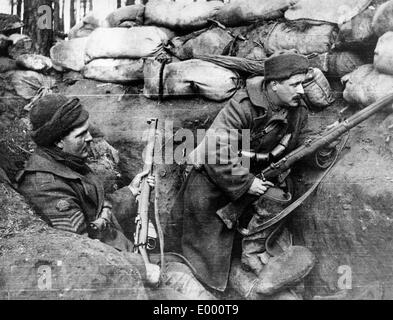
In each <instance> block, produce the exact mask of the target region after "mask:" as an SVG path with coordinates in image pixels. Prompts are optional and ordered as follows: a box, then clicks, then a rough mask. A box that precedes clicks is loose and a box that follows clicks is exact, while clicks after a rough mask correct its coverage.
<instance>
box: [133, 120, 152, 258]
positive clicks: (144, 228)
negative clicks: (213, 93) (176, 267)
mask: <svg viewBox="0 0 393 320" xmlns="http://www.w3.org/2000/svg"><path fill="white" fill-rule="evenodd" d="M148 124H149V133H148V141H147V145H146V149H145V151H146V153H145V161H144V166H143V171H148V172H149V173H148V175H147V176H146V177H145V178H144V179H143V180H142V182H141V184H142V185H141V193H140V195H139V196H138V197H137V202H138V212H137V217H136V219H135V222H136V229H135V235H134V252H136V253H138V252H139V253H140V254H141V255H142V258H143V261H144V263H145V264H149V263H150V262H149V256H148V254H147V251H146V245H147V237H148V228H149V204H150V191H151V190H150V185H149V184H148V183H147V177H148V176H149V175H151V173H152V170H153V159H154V147H155V141H156V130H157V124H158V119H155V118H153V119H150V120H149V121H148Z"/></svg>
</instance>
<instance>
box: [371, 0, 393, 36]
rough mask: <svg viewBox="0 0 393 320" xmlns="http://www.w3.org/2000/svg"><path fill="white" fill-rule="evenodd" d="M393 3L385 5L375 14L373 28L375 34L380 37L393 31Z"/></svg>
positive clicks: (389, 2)
mask: <svg viewBox="0 0 393 320" xmlns="http://www.w3.org/2000/svg"><path fill="white" fill-rule="evenodd" d="M392 16H393V1H392V0H390V1H387V2H385V3H383V4H382V5H381V6H380V7H379V8H378V9H377V11H376V12H375V15H374V18H373V21H372V28H373V30H374V33H375V34H376V35H377V36H378V37H380V36H382V35H383V34H384V33H385V32H388V31H393V19H392Z"/></svg>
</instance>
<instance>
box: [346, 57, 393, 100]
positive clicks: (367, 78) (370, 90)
mask: <svg viewBox="0 0 393 320" xmlns="http://www.w3.org/2000/svg"><path fill="white" fill-rule="evenodd" d="M342 82H343V83H344V84H345V90H344V92H343V96H344V99H345V100H346V101H347V102H348V103H350V104H354V105H358V106H364V107H365V106H368V105H370V104H372V103H374V102H375V101H377V100H378V99H380V98H382V97H384V96H385V95H387V94H389V93H393V76H392V75H389V74H384V73H380V72H379V71H378V70H376V69H375V68H374V66H373V65H372V64H366V65H363V66H361V67H359V68H358V69H356V70H355V71H353V72H352V73H350V74H348V75H345V76H344V77H343V78H342Z"/></svg>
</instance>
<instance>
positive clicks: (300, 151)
mask: <svg viewBox="0 0 393 320" xmlns="http://www.w3.org/2000/svg"><path fill="white" fill-rule="evenodd" d="M389 103H393V93H391V94H389V95H386V96H385V97H383V98H381V99H379V100H378V101H376V102H374V103H372V104H371V105H369V106H368V107H366V108H364V109H362V110H361V111H359V112H357V113H355V114H354V115H352V116H350V117H349V118H348V119H347V120H344V121H342V122H340V123H339V124H338V126H337V127H335V128H332V129H330V130H329V131H328V132H326V133H325V134H324V135H323V136H321V137H319V138H317V139H315V140H314V141H311V142H310V143H306V144H302V145H301V146H300V147H298V148H296V149H295V150H293V151H292V152H290V153H289V154H288V155H286V156H285V157H284V158H282V159H281V160H279V161H278V162H276V163H274V164H271V165H270V166H269V167H268V168H266V169H265V170H263V171H262V174H263V176H265V177H266V178H270V177H272V176H274V175H276V173H277V172H278V171H280V172H282V171H283V170H284V171H285V170H286V169H289V168H290V167H291V166H292V165H293V164H294V163H295V162H296V161H298V160H300V159H301V158H303V157H305V156H307V155H309V154H312V153H314V152H316V151H317V150H318V149H320V148H322V147H325V146H327V145H328V144H330V143H332V142H333V141H335V140H337V139H338V138H339V137H340V136H342V135H343V134H344V133H345V132H348V131H349V130H351V129H352V128H353V127H356V126H357V125H358V124H359V123H361V122H363V121H365V120H366V119H367V118H369V117H370V116H372V115H373V114H375V113H377V112H378V111H379V110H381V109H383V108H384V107H386V106H387V105H388V104H389Z"/></svg>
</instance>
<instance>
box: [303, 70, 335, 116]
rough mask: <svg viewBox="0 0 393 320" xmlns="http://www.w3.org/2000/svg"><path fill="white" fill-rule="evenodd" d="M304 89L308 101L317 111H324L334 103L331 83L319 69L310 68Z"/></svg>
mask: <svg viewBox="0 0 393 320" xmlns="http://www.w3.org/2000/svg"><path fill="white" fill-rule="evenodd" d="M303 88H304V95H305V98H306V101H307V102H308V104H309V105H310V106H311V108H313V109H315V110H318V111H320V110H323V109H325V108H326V107H328V106H330V105H331V104H332V103H333V102H334V96H333V91H332V89H331V87H330V84H329V81H328V80H327V79H326V77H325V75H324V74H323V73H322V71H321V70H319V69H317V68H310V70H309V72H308V73H307V77H306V80H305V81H304V82H303Z"/></svg>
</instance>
